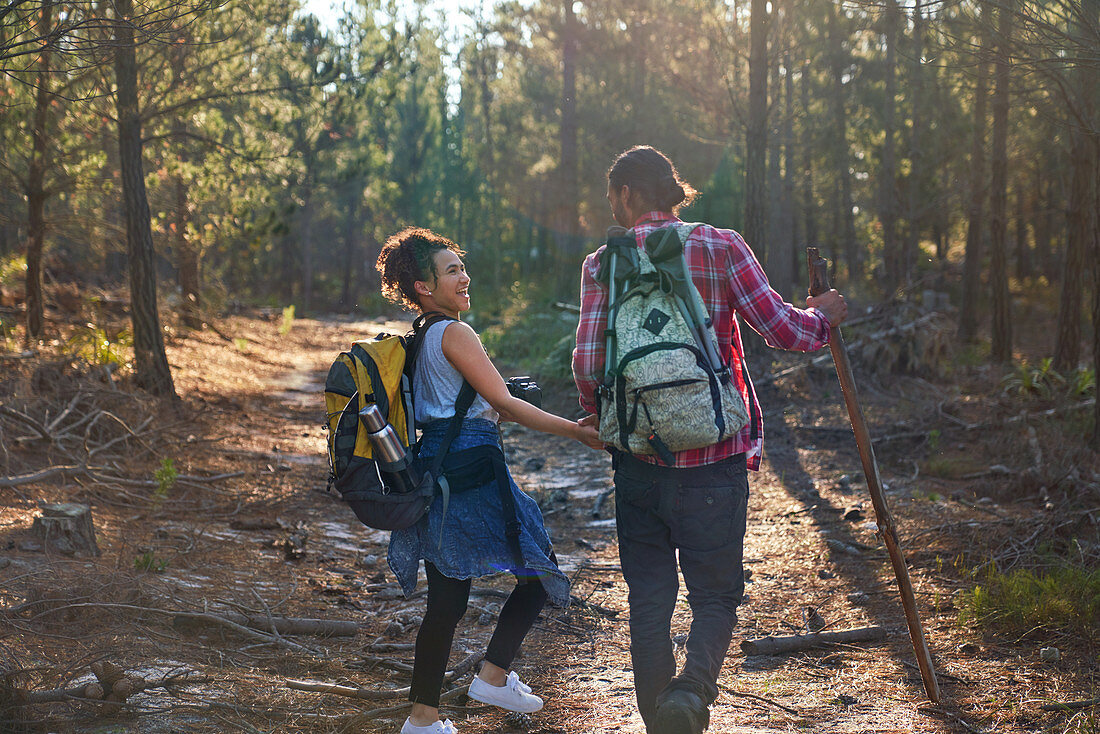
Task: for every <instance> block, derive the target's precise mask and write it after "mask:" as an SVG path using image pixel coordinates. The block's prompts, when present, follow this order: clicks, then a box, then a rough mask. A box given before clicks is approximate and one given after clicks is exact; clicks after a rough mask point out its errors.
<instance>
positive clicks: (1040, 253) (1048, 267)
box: [1032, 164, 1057, 285]
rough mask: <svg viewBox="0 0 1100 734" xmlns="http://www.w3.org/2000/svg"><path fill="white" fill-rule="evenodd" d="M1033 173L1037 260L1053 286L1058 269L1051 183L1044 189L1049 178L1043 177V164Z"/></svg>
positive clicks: (1048, 182) (1040, 269)
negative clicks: (1055, 262) (1055, 256)
mask: <svg viewBox="0 0 1100 734" xmlns="http://www.w3.org/2000/svg"><path fill="white" fill-rule="evenodd" d="M1033 173H1034V177H1033V179H1032V182H1033V184H1034V186H1035V190H1034V192H1033V196H1034V198H1033V199H1032V201H1033V202H1034V208H1033V210H1032V216H1033V217H1034V220H1033V221H1034V233H1035V259H1036V260H1037V261H1038V265H1039V272H1040V273H1041V274H1042V275H1043V276H1044V277H1046V279H1047V283H1048V284H1049V285H1053V284H1054V282H1055V277H1056V275H1055V274H1056V271H1057V268H1055V266H1054V255H1053V248H1052V246H1051V229H1052V226H1051V225H1052V222H1051V219H1052V218H1053V213H1052V212H1051V206H1050V187H1051V183H1050V181H1049V180H1046V186H1045V187H1044V185H1043V184H1044V180H1045V179H1047V177H1046V176H1044V175H1043V174H1044V171H1043V168H1042V165H1041V164H1039V165H1036V167H1035V169H1034V171H1033Z"/></svg>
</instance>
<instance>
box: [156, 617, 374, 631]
mask: <svg viewBox="0 0 1100 734" xmlns="http://www.w3.org/2000/svg"><path fill="white" fill-rule="evenodd" d="M217 616H218V617H219V618H221V619H225V620H228V621H230V622H233V623H235V624H239V625H243V626H245V627H252V628H254V629H258V630H262V631H264V632H274V633H276V634H280V635H312V636H315V637H355V636H356V635H357V634H359V623H358V622H349V621H346V620H340V619H306V618H300V617H269V616H266V615H261V614H254V615H248V614H240V613H238V612H218V614H217ZM206 621H207V620H205V619H195V618H194V617H192V616H189V615H181V616H179V617H177V618H176V619H173V620H172V624H173V626H176V627H193V626H202V625H203V623H205V622H206ZM219 624H220V622H219Z"/></svg>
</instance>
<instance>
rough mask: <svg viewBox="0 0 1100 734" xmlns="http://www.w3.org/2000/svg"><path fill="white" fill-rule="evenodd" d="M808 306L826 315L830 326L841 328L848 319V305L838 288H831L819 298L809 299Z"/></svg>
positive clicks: (812, 297) (810, 297)
mask: <svg viewBox="0 0 1100 734" xmlns="http://www.w3.org/2000/svg"><path fill="white" fill-rule="evenodd" d="M806 305H807V306H811V307H813V308H816V309H817V310H818V311H820V312H821V313H823V314H825V318H827V319H828V320H829V325H830V326H840V325H841V324H842V323H843V322H844V320H845V319H846V318H848V303H847V301H845V300H844V296H842V295H840V293H838V292H837V290H836V288H830V289H829V290H827V291H825V292H824V293H822V294H821V295H819V296H809V297H807V298H806Z"/></svg>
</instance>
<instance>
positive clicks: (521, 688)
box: [466, 671, 542, 714]
mask: <svg viewBox="0 0 1100 734" xmlns="http://www.w3.org/2000/svg"><path fill="white" fill-rule="evenodd" d="M466 695H468V696H469V697H470V698H472V699H474V700H475V701H481V702H482V703H487V704H489V705H490V706H497V707H499V708H502V709H506V710H508V711H515V712H517V713H521V714H531V713H534V712H535V711H538V710H539V709H540V708H542V699H541V698H539V697H538V696H535V695H532V693H531V686H529V685H527V684H526V683H524V682H523V681H521V680H520V679H519V676H518V675H516V674H515V672H514V671H513V672H511V673H509V674H508V680H507V681H505V683H504V685H502V686H494V685H493V684H492V683H486V682H485V681H483V680H482V679H481V678H479V677H477V676H474V682H473V683H471V684H470V691H469V693H467V694H466Z"/></svg>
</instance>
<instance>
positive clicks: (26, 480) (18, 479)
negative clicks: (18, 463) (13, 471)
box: [0, 466, 87, 487]
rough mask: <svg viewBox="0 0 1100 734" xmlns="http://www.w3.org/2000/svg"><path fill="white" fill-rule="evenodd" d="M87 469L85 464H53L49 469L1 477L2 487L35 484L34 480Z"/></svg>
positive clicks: (38, 480) (76, 472) (37, 480)
mask: <svg viewBox="0 0 1100 734" xmlns="http://www.w3.org/2000/svg"><path fill="white" fill-rule="evenodd" d="M86 471H87V467H84V466H51V467H50V468H49V469H43V470H42V471H37V472H34V473H32V474H17V475H15V476H13V477H0V487H18V486H19V485H21V484H33V483H34V482H41V481H43V480H45V479H49V478H51V477H56V476H58V475H59V474H61V475H65V476H70V475H72V474H82V473H84V472H86Z"/></svg>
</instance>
